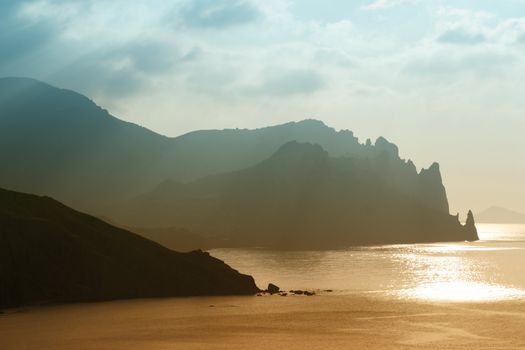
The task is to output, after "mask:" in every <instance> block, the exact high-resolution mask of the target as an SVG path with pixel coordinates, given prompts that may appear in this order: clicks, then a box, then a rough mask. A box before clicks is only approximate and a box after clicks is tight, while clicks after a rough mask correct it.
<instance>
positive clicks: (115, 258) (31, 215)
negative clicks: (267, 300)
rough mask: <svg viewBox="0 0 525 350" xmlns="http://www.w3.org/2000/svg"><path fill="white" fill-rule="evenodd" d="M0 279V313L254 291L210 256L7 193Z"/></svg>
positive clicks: (246, 279) (0, 206)
mask: <svg viewBox="0 0 525 350" xmlns="http://www.w3.org/2000/svg"><path fill="white" fill-rule="evenodd" d="M0 281H1V283H0V308H6V307H15V306H19V305H25V304H34V303H48V302H70V301H88V300H107V299H118V298H137V297H164V296H189V295H225V294H252V293H255V292H256V291H257V287H256V286H255V284H254V281H253V278H252V277H250V276H247V275H242V274H239V273H238V272H237V271H235V270H233V269H231V268H230V267H229V266H227V265H226V264H224V263H223V262H222V261H220V260H218V259H215V258H213V257H211V256H210V255H209V254H207V253H204V252H201V251H194V252H190V253H177V252H174V251H171V250H169V249H167V248H164V247H162V246H161V245H159V244H157V243H154V242H152V241H149V240H147V239H144V238H142V237H140V236H138V235H136V234H134V233H131V232H128V231H125V230H122V229H118V228H115V227H113V226H111V225H109V224H107V223H105V222H103V221H101V220H98V219H96V218H94V217H91V216H89V215H86V214H82V213H79V212H77V211H74V210H72V209H70V208H68V207H66V206H64V205H62V204H61V203H59V202H57V201H55V200H53V199H51V198H49V197H38V196H34V195H29V194H22V193H18V192H12V191H6V190H0Z"/></svg>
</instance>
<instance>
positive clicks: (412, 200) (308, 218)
mask: <svg viewBox="0 0 525 350" xmlns="http://www.w3.org/2000/svg"><path fill="white" fill-rule="evenodd" d="M393 156H394V154H389V155H385V153H380V154H378V155H376V156H375V157H371V158H360V157H330V156H329V154H328V152H326V151H325V150H324V149H323V148H322V147H321V146H319V145H312V144H307V143H298V142H290V143H287V144H285V145H284V146H282V147H281V148H280V149H279V150H278V151H277V152H275V153H274V154H273V155H272V156H271V157H270V158H269V159H267V160H265V161H263V162H261V163H259V164H257V165H255V166H253V167H250V168H247V169H244V170H240V171H236V172H231V173H224V174H219V175H214V176H209V177H206V178H203V179H201V180H197V181H194V182H191V183H188V184H185V185H184V184H181V183H169V182H166V183H164V184H163V185H162V186H160V187H159V188H158V189H157V190H155V191H153V192H150V193H148V194H145V195H142V196H139V197H137V198H136V199H134V200H133V201H131V202H130V203H129V205H128V206H127V207H124V208H122V211H121V212H120V213H121V215H120V216H119V217H118V219H119V220H120V221H122V222H126V223H129V224H132V225H136V226H141V227H148V226H150V227H151V226H166V227H168V226H174V225H177V226H179V227H184V228H187V229H189V230H195V231H197V232H205V233H207V234H209V235H213V237H214V238H215V239H217V237H221V238H223V239H224V240H225V241H228V242H229V244H230V245H232V246H235V245H241V246H243V245H244V246H271V247H276V248H287V249H289V248H334V247H343V246H348V245H361V244H385V243H409V242H435V241H462V240H477V239H478V237H477V233H476V231H475V225H474V222H473V217H472V213H469V220H468V223H467V225H466V226H463V225H461V224H460V223H459V221H458V219H457V217H454V216H451V215H449V214H448V212H445V209H446V208H444V207H443V206H441V204H442V203H440V201H444V202H446V197H445V198H444V199H443V198H441V197H439V196H435V197H432V196H431V195H429V193H431V194H432V193H433V192H432V191H430V190H429V189H427V188H426V187H425V184H428V183H429V182H430V183H433V182H431V181H438V180H439V181H440V176H439V169H438V167H437V165H434V166H432V167H431V169H430V170H427V171H422V172H421V173H419V174H418V173H417V172H416V170H415V168H414V167H413V165H410V164H408V163H403V164H405V165H404V167H403V166H402V165H401V164H400V163H399V161H398V160H396V159H395V158H394V157H393ZM405 167H406V169H405ZM404 172H406V174H405V175H406V176H407V180H409V181H403V182H399V181H395V180H393V179H395V178H396V177H399V176H400V174H402V173H404ZM441 190H442V185H441V186H440V187H439V188H437V192H438V193H439V191H441ZM429 198H436V204H432V203H430V204H429ZM223 242H224V241H223Z"/></svg>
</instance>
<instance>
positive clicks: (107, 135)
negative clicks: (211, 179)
mask: <svg viewBox="0 0 525 350" xmlns="http://www.w3.org/2000/svg"><path fill="white" fill-rule="evenodd" d="M289 141H298V142H311V143H315V144H319V145H321V146H322V147H323V148H324V149H325V150H326V151H327V152H328V153H329V154H330V156H333V157H339V156H345V157H368V158H374V157H377V156H380V155H381V154H383V153H386V154H388V155H390V156H391V158H393V159H395V160H396V161H397V163H398V164H399V165H400V166H399V167H398V168H399V171H398V172H396V173H392V174H391V175H392V178H391V181H392V182H396V184H397V185H398V186H405V187H407V186H408V187H410V186H411V182H412V180H413V179H412V178H407V177H406V176H405V175H406V173H407V169H408V171H409V172H410V173H413V171H412V169H409V168H410V167H413V164H411V163H410V164H409V165H410V167H407V166H405V162H404V161H402V160H401V159H399V155H398V150H397V147H396V146H395V145H393V144H391V143H389V142H388V141H387V140H385V139H384V138H379V139H378V140H377V141H376V142H375V144H372V142H370V141H368V142H366V143H364V144H360V143H359V142H358V140H357V138H356V137H355V136H354V135H353V133H352V132H351V131H348V130H342V131H336V130H334V129H332V128H330V127H328V126H326V125H324V124H323V123H322V122H320V121H316V120H305V121H302V122H291V123H287V124H283V125H277V126H271V127H266V128H261V129H255V130H239V129H231V130H208V131H196V132H191V133H188V134H186V135H182V136H180V137H176V138H167V137H164V136H161V135H158V134H155V133H153V132H151V131H149V130H147V129H145V128H142V127H139V126H137V125H134V124H131V123H127V122H124V121H121V120H119V119H117V118H115V117H113V116H111V115H110V114H109V113H108V112H107V111H106V110H104V109H102V108H100V107H98V106H97V105H95V104H94V103H93V102H92V101H90V100H89V99H88V98H86V97H84V96H82V95H80V94H77V93H75V92H72V91H68V90H62V89H57V88H55V87H52V86H50V85H47V84H44V83H41V82H38V81H35V80H31V79H22V78H3V79H0V163H1V164H9V166H8V167H5V168H3V169H2V171H1V172H0V186H1V187H4V188H10V189H13V190H19V191H26V192H31V193H38V194H46V195H50V196H52V197H54V198H57V199H59V200H61V201H63V202H65V203H66V204H68V205H71V206H74V207H75V208H78V209H81V210H85V211H88V212H90V213H94V214H102V215H105V214H106V211H107V210H108V207H110V206H114V205H116V204H118V203H120V202H121V201H123V200H126V199H129V198H131V197H133V196H136V195H138V194H140V193H144V192H146V191H148V190H151V189H152V188H154V187H155V186H157V185H158V184H159V183H161V182H163V181H165V180H174V181H194V180H196V179H198V178H201V177H204V176H207V175H212V174H218V173H223V172H231V171H235V170H241V169H244V168H246V167H249V166H254V165H256V164H258V163H259V162H262V161H263V160H265V159H267V158H268V157H270V156H271V155H272V154H273V153H274V152H275V151H277V149H279V147H281V146H282V145H283V144H285V143H287V142H289ZM414 168H415V167H414ZM438 170H439V169H437V168H432V169H429V174H428V175H429V176H427V180H425V185H424V187H425V189H426V192H421V191H419V192H418V193H420V194H419V195H420V197H421V198H420V199H423V197H425V198H426V200H425V201H426V205H428V206H434V207H436V208H439V209H440V210H442V211H443V212H447V213H448V202H447V200H446V193H445V189H444V187H443V185H442V183H441V176H440V175H439V171H438Z"/></svg>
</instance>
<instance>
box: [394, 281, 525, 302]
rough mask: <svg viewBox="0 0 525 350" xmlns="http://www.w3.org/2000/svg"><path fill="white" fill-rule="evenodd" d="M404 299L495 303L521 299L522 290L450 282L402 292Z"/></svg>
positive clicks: (430, 284)
mask: <svg viewBox="0 0 525 350" xmlns="http://www.w3.org/2000/svg"><path fill="white" fill-rule="evenodd" d="M404 294H405V296H406V297H409V298H415V299H423V300H431V301H463V302H464V301H472V302H476V301H496V300H503V299H514V298H521V297H523V296H524V295H525V294H524V292H523V291H522V290H520V289H516V288H509V287H505V286H501V285H497V284H490V283H479V282H472V281H460V280H452V281H448V282H436V283H428V284H422V285H420V286H418V287H416V288H413V289H408V290H405V291H404Z"/></svg>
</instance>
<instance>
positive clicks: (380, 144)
mask: <svg viewBox="0 0 525 350" xmlns="http://www.w3.org/2000/svg"><path fill="white" fill-rule="evenodd" d="M375 147H376V148H377V149H378V150H382V151H386V152H387V153H388V154H391V155H393V156H394V157H398V158H399V148H398V147H397V146H396V145H394V144H393V143H391V142H389V141H388V140H387V139H385V138H384V137H383V136H380V137H378V138H377V140H376V143H375Z"/></svg>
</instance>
